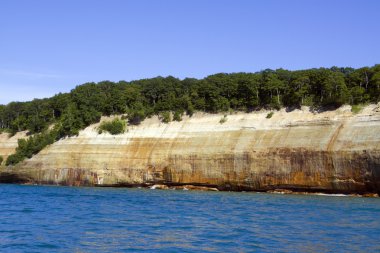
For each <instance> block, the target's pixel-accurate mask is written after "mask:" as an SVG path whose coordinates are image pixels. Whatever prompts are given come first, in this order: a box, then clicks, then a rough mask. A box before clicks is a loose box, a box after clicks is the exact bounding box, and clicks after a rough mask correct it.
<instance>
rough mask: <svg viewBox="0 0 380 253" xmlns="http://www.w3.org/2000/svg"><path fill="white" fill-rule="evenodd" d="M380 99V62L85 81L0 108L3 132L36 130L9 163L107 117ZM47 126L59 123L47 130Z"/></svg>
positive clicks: (133, 119)
mask: <svg viewBox="0 0 380 253" xmlns="http://www.w3.org/2000/svg"><path fill="white" fill-rule="evenodd" d="M379 100H380V65H375V66H373V67H363V68H359V69H353V68H338V67H332V68H330V69H327V68H319V69H309V70H300V71H288V70H284V69H277V70H270V69H267V70H264V71H261V72H257V73H233V74H225V73H220V74H215V75H211V76H208V77H206V78H204V79H200V80H199V79H194V78H186V79H184V80H180V79H177V78H174V77H171V76H169V77H165V78H164V77H156V78H151V79H142V80H137V81H131V82H125V81H120V82H117V83H114V82H110V81H103V82H99V83H86V84H83V85H80V86H77V87H76V88H75V89H73V90H72V91H71V92H70V93H66V94H58V95H55V96H54V97H51V98H47V99H35V100H33V101H30V102H12V103H9V104H8V105H0V131H8V132H10V133H11V134H14V133H16V132H18V131H24V130H27V131H28V132H29V133H30V134H35V135H34V137H33V138H30V141H29V142H32V141H33V143H34V144H33V143H32V144H30V145H29V144H28V145H29V146H28V145H27V144H25V143H20V144H21V145H19V149H18V150H17V152H16V154H15V155H14V156H13V157H12V156H11V157H10V158H9V159H8V161H7V164H8V165H9V164H15V163H17V162H19V161H21V160H22V159H24V158H25V157H30V156H32V155H33V154H35V153H38V152H39V150H41V148H43V147H41V145H40V144H38V143H37V142H42V143H43V145H45V146H46V145H48V144H50V143H52V142H54V141H56V140H58V139H60V138H62V137H65V136H72V135H76V134H78V132H79V130H81V129H83V128H84V127H86V126H88V125H90V124H92V123H95V122H98V121H99V119H100V117H101V116H102V115H114V114H127V119H128V123H129V124H139V123H140V122H141V121H142V120H143V119H145V118H146V117H149V116H151V115H154V114H160V115H164V116H165V115H167V113H168V112H170V111H171V112H173V114H174V115H175V116H179V118H180V115H182V114H183V113H187V114H189V115H192V114H193V112H194V111H204V112H210V113H216V112H220V111H228V110H230V109H232V110H241V111H247V112H249V111H253V110H257V109H260V108H268V109H279V108H281V107H284V106H286V107H300V106H302V105H307V106H312V107H326V106H328V107H338V106H340V105H342V104H360V103H368V102H378V101H379ZM163 118H165V117H163ZM49 126H54V127H50V130H48V129H49ZM36 134H37V135H36ZM38 138H41V139H44V140H45V141H41V140H40V139H38ZM37 140H38V141H37ZM46 140H47V141H46ZM27 142H28V141H27ZM43 145H42V146H43ZM32 146H33V148H32ZM35 146H38V147H35ZM21 149H23V151H22V150H21ZM26 149H27V150H26ZM25 150H26V151H25Z"/></svg>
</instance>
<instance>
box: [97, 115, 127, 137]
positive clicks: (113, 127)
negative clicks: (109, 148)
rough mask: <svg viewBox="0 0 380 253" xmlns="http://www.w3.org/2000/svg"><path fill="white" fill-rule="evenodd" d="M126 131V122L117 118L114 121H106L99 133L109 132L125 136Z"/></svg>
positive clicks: (100, 127)
mask: <svg viewBox="0 0 380 253" xmlns="http://www.w3.org/2000/svg"><path fill="white" fill-rule="evenodd" d="M125 130H126V122H125V120H122V119H119V118H116V119H114V120H112V121H104V122H102V123H101V124H100V126H99V127H98V133H99V134H101V133H103V132H108V133H110V134H112V135H117V134H123V133H124V132H125Z"/></svg>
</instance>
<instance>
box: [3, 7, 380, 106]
mask: <svg viewBox="0 0 380 253" xmlns="http://www.w3.org/2000/svg"><path fill="white" fill-rule="evenodd" d="M379 13H380V1H378V0H356V1H352V0H288V1H287V0H246V1H243V0H241V1H239V0H228V1H227V0H151V1H148V0H134V1H128V0H119V1H117V0H107V1H95V0H61V1H52V0H35V1H30V0H25V1H20V0H3V1H1V3H0V103H2V104H4V103H8V102H10V101H15V100H16V101H24V100H30V99H33V98H35V97H37V98H42V97H48V96H51V95H54V94H56V93H58V92H68V91H70V90H71V89H72V88H74V87H75V86H76V85H79V84H82V83H84V82H88V81H95V82H98V81H102V80H112V81H119V80H127V81H129V80H133V79H140V78H148V77H154V76H158V75H161V76H167V75H173V76H176V77H179V78H184V77H196V78H202V77H204V76H207V75H209V74H213V73H218V72H240V71H245V72H256V71H260V70H262V69H266V68H272V69H276V68H280V67H282V68H286V69H291V70H294V69H304V68H312V67H331V66H334V65H336V66H350V67H362V66H372V65H374V64H376V63H380V14H379Z"/></svg>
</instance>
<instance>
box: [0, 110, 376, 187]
mask: <svg viewBox="0 0 380 253" xmlns="http://www.w3.org/2000/svg"><path fill="white" fill-rule="evenodd" d="M267 114H268V112H267V111H266V112H265V111H262V112H254V113H234V114H232V115H227V121H226V122H225V123H223V124H221V123H220V120H221V118H222V117H223V115H221V114H211V115H210V114H201V113H197V114H195V115H193V116H192V117H191V118H189V117H184V119H183V120H182V121H181V122H171V123H169V124H164V123H161V122H160V121H159V120H158V119H157V117H152V118H150V119H147V120H145V121H144V122H143V123H142V124H141V125H139V126H129V127H128V132H126V133H125V134H122V135H117V136H112V135H110V134H105V133H103V134H98V133H97V130H96V127H97V124H96V125H92V126H90V127H88V128H86V129H85V130H83V131H81V132H80V134H79V136H77V137H70V138H66V139H62V140H60V141H58V142H56V143H54V144H53V145H50V146H49V147H47V148H45V149H44V150H42V151H41V152H40V153H39V154H38V155H35V156H34V157H32V158H31V159H28V160H25V161H24V162H22V163H21V164H19V165H17V166H15V167H8V168H3V169H2V172H1V175H2V176H0V181H1V178H2V179H3V180H2V181H7V180H8V181H12V180H13V181H17V182H30V183H44V184H62V185H90V186H92V185H107V186H111V185H112V186H133V185H152V184H164V185H173V186H175V185H177V186H178V185H186V184H191V185H201V186H209V187H217V188H218V189H221V190H256V191H267V190H273V189H279V188H281V189H291V190H293V191H308V192H327V193H366V192H373V193H376V192H377V193H379V192H380V109H379V105H369V106H367V107H365V108H364V109H363V110H362V111H361V112H360V113H358V114H353V113H352V112H351V107H350V106H344V107H341V108H339V109H338V110H335V111H325V112H320V113H314V112H311V111H310V110H309V108H302V110H293V111H291V112H286V111H285V109H283V110H281V111H278V112H274V115H273V116H272V117H271V118H269V119H268V118H267V117H266V116H267ZM103 120H104V119H103ZM16 139H17V136H15V137H12V138H11V139H8V138H7V137H4V136H3V135H1V138H0V155H3V156H4V155H5V156H6V155H8V154H9V153H10V151H13V150H14V148H15V145H14V144H15V140H16ZM6 179H7V180H6Z"/></svg>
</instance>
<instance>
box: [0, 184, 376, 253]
mask: <svg viewBox="0 0 380 253" xmlns="http://www.w3.org/2000/svg"><path fill="white" fill-rule="evenodd" d="M379 214H380V200H379V199H365V198H357V197H344V198H343V197H339V196H333V197H331V196H298V195H295V196H294V195H276V194H255V193H227V192H225V193H221V192H219V193H218V192H187V191H158V190H156V191H152V190H144V189H120V188H118V189H117V188H107V189H103V188H75V187H72V188H70V187H46V186H18V185H0V246H1V251H2V252H12V253H13V252H274V251H275V252H334V251H337V252H342V251H343V252H344V251H347V252H376V251H380V241H379V235H380V221H379V219H378V217H379Z"/></svg>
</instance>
